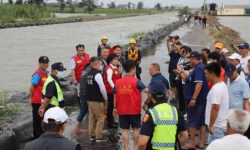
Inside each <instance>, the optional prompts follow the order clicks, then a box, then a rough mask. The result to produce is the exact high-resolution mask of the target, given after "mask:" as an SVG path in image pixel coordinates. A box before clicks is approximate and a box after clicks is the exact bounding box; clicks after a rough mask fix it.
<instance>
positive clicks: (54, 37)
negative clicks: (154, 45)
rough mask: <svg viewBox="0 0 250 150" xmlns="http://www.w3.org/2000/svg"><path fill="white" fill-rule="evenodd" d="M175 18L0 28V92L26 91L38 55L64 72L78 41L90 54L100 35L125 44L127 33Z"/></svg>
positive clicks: (165, 15)
mask: <svg viewBox="0 0 250 150" xmlns="http://www.w3.org/2000/svg"><path fill="white" fill-rule="evenodd" d="M177 20H178V18H177V13H176V12H169V13H162V14H155V15H145V16H137V17H127V18H119V19H109V20H100V21H90V22H79V23H69V24H57V25H46V26H35V27H24V28H12V29H3V30H0V64H1V67H0V83H1V84H0V91H1V90H10V91H28V88H29V84H30V79H31V75H32V73H33V71H34V70H35V69H36V68H37V64H38V58H39V56H41V55H47V56H48V57H49V59H50V62H51V64H52V63H54V62H58V61H61V62H63V63H64V65H65V67H66V68H67V69H68V70H67V73H66V74H68V73H70V60H71V57H72V56H73V55H75V52H76V51H75V45H77V44H79V43H82V44H85V47H86V52H87V53H89V54H90V55H91V56H94V55H96V48H97V45H98V43H99V42H100V37H101V36H102V35H106V36H108V37H109V39H110V40H109V42H110V43H111V45H114V44H125V43H128V42H129V38H128V35H129V34H132V33H135V32H147V31H152V30H153V29H155V28H159V27H161V26H162V25H166V24H170V23H172V22H174V21H177ZM49 70H50V69H49Z"/></svg>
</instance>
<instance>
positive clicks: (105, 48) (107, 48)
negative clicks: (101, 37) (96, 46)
mask: <svg viewBox="0 0 250 150" xmlns="http://www.w3.org/2000/svg"><path fill="white" fill-rule="evenodd" d="M104 49H107V50H109V48H108V47H106V46H105V47H102V49H101V52H102V51H103V50H104Z"/></svg>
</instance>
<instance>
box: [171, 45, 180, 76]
mask: <svg viewBox="0 0 250 150" xmlns="http://www.w3.org/2000/svg"><path fill="white" fill-rule="evenodd" d="M176 45H182V43H180V42H179V43H178V44H176ZM169 56H170V61H169V65H168V72H169V73H170V74H174V73H173V70H174V69H176V68H177V63H178V60H179V59H180V57H181V55H180V54H179V53H175V51H174V44H172V45H171V53H170V54H169Z"/></svg>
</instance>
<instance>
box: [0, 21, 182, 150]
mask: <svg viewBox="0 0 250 150" xmlns="http://www.w3.org/2000/svg"><path fill="white" fill-rule="evenodd" d="M183 23H184V22H183V21H176V22H173V23H172V24H170V25H167V26H164V27H162V28H159V29H157V30H155V31H154V32H151V33H149V34H147V35H146V36H143V37H140V38H137V39H136V41H137V45H138V47H140V49H141V50H142V53H144V52H146V51H148V50H152V49H154V48H155V47H156V45H157V44H158V43H159V42H160V41H161V40H163V39H164V38H165V37H166V36H167V35H169V34H170V33H171V32H172V31H174V30H176V29H177V28H179V27H180V26H181V25H183ZM128 46H129V45H125V46H124V48H123V52H124V51H125V50H126V48H128ZM60 82H61V85H62V90H63V95H64V102H65V104H66V105H72V104H75V103H77V102H78V100H77V92H76V87H75V86H74V84H73V78H72V77H71V75H69V76H67V77H65V78H63V79H61V80H60ZM29 99H30V98H29V94H28V93H17V94H15V95H12V96H11V98H10V103H14V102H19V103H20V102H21V103H23V104H25V105H26V106H27V107H28V104H29ZM12 118H14V119H13V121H12V123H6V126H5V127H1V126H0V150H17V149H18V147H19V146H20V143H21V142H23V141H26V140H27V139H30V138H31V137H32V135H33V131H32V130H33V129H32V116H31V112H22V113H15V114H14V115H13V116H12Z"/></svg>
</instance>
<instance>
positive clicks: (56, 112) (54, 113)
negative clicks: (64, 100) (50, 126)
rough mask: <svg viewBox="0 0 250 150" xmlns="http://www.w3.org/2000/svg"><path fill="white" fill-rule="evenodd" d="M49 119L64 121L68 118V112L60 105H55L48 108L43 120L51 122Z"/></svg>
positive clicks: (58, 121) (57, 121)
mask: <svg viewBox="0 0 250 150" xmlns="http://www.w3.org/2000/svg"><path fill="white" fill-rule="evenodd" d="M49 119H53V120H55V122H56V123H58V124H60V123H64V122H65V121H66V120H67V119H68V115H67V114H66V112H65V111H64V110H63V109H62V108H60V107H53V108H50V109H48V110H47V111H46V112H45V114H44V119H43V121H44V122H45V123H49Z"/></svg>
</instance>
